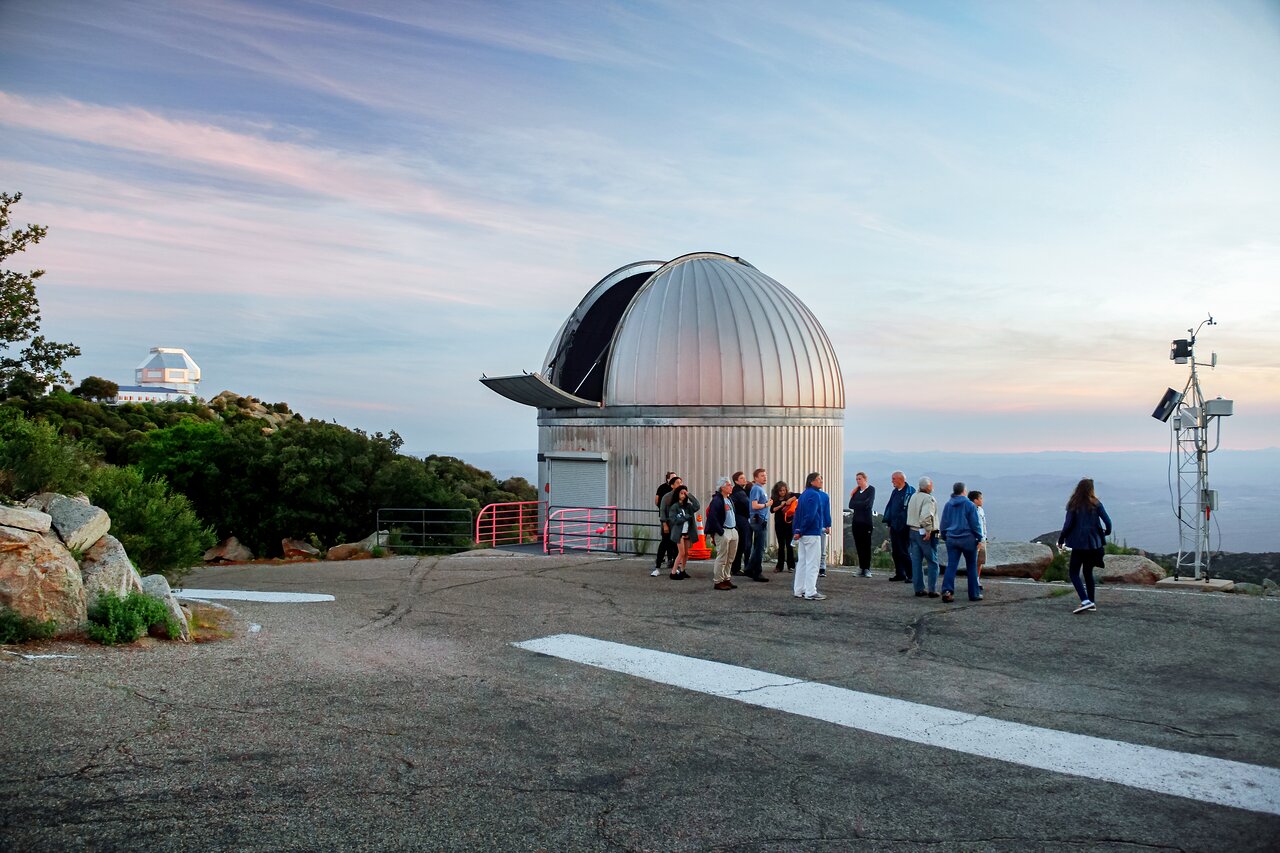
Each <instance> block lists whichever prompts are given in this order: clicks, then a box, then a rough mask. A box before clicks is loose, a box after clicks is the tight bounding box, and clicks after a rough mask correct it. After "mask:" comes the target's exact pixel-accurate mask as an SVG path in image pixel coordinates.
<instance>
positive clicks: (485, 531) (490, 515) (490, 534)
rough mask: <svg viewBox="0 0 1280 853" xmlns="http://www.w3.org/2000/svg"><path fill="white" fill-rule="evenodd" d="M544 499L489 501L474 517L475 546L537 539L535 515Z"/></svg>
mask: <svg viewBox="0 0 1280 853" xmlns="http://www.w3.org/2000/svg"><path fill="white" fill-rule="evenodd" d="M545 505H546V502H545V501H514V502H512V503H501V504H489V505H488V506H486V507H485V508H484V509H482V510H480V514H479V515H477V516H476V544H477V545H489V546H495V545H512V544H520V543H524V542H534V541H536V540H537V538H538V532H539V526H538V518H539V516H540V515H541V514H542V508H543V507H544V506H545Z"/></svg>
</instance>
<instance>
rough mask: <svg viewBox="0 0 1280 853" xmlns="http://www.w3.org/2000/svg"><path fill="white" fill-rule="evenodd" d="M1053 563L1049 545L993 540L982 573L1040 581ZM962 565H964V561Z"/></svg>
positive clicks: (989, 543)
mask: <svg viewBox="0 0 1280 853" xmlns="http://www.w3.org/2000/svg"><path fill="white" fill-rule="evenodd" d="M1052 562H1053V550H1052V549H1051V548H1049V546H1048V545H1041V544H1040V543H1038V542H1001V541H999V540H992V541H991V542H988V543H987V563H986V565H985V566H984V567H983V569H982V573H983V575H990V576H992V577H1006V578H1034V579H1035V580H1040V578H1041V577H1042V576H1043V575H1044V573H1045V570H1046V569H1048V568H1049V564H1050V563H1052ZM944 565H945V564H944ZM961 565H964V563H963V561H961Z"/></svg>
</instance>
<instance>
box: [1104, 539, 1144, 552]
mask: <svg viewBox="0 0 1280 853" xmlns="http://www.w3.org/2000/svg"><path fill="white" fill-rule="evenodd" d="M1103 551H1104V553H1107V554H1136V553H1138V549H1137V548H1130V547H1129V546H1128V545H1127V544H1120V545H1117V544H1116V543H1114V542H1108V543H1107V544H1106V545H1105V546H1104V547H1103Z"/></svg>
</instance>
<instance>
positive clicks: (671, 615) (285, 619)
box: [0, 552, 1280, 851]
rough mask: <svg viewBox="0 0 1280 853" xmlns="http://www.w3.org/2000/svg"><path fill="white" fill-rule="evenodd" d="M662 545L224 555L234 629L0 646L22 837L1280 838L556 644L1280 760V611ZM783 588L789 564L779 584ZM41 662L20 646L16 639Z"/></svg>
mask: <svg viewBox="0 0 1280 853" xmlns="http://www.w3.org/2000/svg"><path fill="white" fill-rule="evenodd" d="M651 567H652V563H651V562H649V561H647V560H641V559H635V560H610V559H601V558H595V557H587V556H564V557H540V556H526V555H521V556H512V555H505V554H501V553H497V552H473V553H471V554H466V555H458V556H455V557H449V558H445V559H436V558H426V559H421V560H414V559H388V560H369V561H361V562H352V563H335V564H294V565H281V566H269V565H257V566H253V565H248V566H231V567H222V568H207V569H201V570H198V571H197V572H196V573H194V574H193V575H192V576H191V577H189V578H188V579H187V584H188V585H189V586H191V587H203V588H208V587H213V588H234V589H259V590H283V591H296V592H324V593H331V594H333V595H334V596H336V601H334V602H332V603H325V604H263V603H250V602H231V604H232V605H233V606H234V608H235V610H236V611H237V612H238V613H239V614H240V616H241V617H242V619H243V621H244V623H245V624H248V623H250V622H252V623H257V624H260V625H261V626H262V628H261V630H260V631H258V632H257V633H249V632H244V633H242V634H241V635H240V636H238V637H236V638H234V639H230V640H225V641H221V642H213V643H204V644H197V645H192V646H187V647H183V646H179V645H175V644H169V643H155V644H150V645H140V646H137V647H130V648H123V649H105V648H100V647H94V646H88V645H80V644H74V643H55V644H51V645H48V646H46V647H44V648H41V649H40V651H41V652H45V653H65V654H74V655H76V657H75V658H73V659H43V660H25V659H22V658H20V657H17V656H14V655H10V654H0V701H2V702H3V707H4V709H5V710H4V716H3V720H4V726H3V736H0V850H23V851H27V850H58V851H63V850H90V849H92V850H116V849H125V848H130V849H134V848H142V849H148V850H183V849H194V848H199V849H204V850H268V849H269V850H333V849H343V850H504V851H505V850H528V851H537V850H548V851H552V850H555V851H560V850H574V851H578V850H582V851H595V850H600V851H606V850H628V851H640V850H742V851H765V850H849V849H852V850H884V851H898V850H966V851H967V850H975V851H976V850H999V851H1028V850H1084V849H1089V850H1096V849H1102V850H1149V849H1150V850H1222V851H1247V850H1275V849H1277V848H1278V847H1280V817H1276V816H1267V815H1263V814H1257V813H1253V812H1247V811H1243V810H1239V809H1233V808H1228V807H1224V806H1213V805H1205V804H1201V803H1197V802H1193V801H1189V800H1184V799H1179V798H1176V797H1171V796H1168V795H1162V794H1155V793H1151V792H1147V791H1142V790H1137V789H1133V788H1128V787H1124V786H1121V785H1116V784H1112V783H1106V782H1099V781H1093V780H1089V779H1083V778H1077V777H1071V776H1065V775H1061V774H1056V773H1051V772H1045V771H1040V770H1033V769H1029V768H1025V767H1021V766H1017V765H1012V764H1007V763H1004V762H1000V761H994V760H991V759H986V758H979V757H976V756H971V755H965V754H962V753H957V752H952V751H949V750H943V749H938V748H934V747H927V746H922V745H918V744H914V743H908V742H905V741H900V740H895V739H892V738H888V737H883V736H879V735H872V734H868V733H865V732H859V731H855V730H850V729H845V728H841V727H837V726H834V725H831V724H828V723H824V722H820V721H817V720H812V719H807V718H801V717H796V716H793V715H789V714H785V713H782V712H778V711H772V710H768V709H764V708H757V707H751V706H746V705H743V704H740V703H737V702H734V701H731V700H728V699H724V698H717V697H713V696H708V695H703V694H697V693H691V692H688V691H683V690H680V689H677V688H673V687H666V686H662V685H657V684H653V683H650V682H646V681H642V680H639V679H636V678H632V677H629V676H625V675H621V674H617V673H612V672H607V671H603V670H599V669H594V668H590V667H586V666H582V665H579V664H575V663H571V662H568V661H563V660H558V659H555V658H551V657H546V656H542V655H537V654H533V653H530V652H527V651H524V650H521V649H516V648H513V647H512V646H511V643H513V642H516V641H521V640H528V639H533V638H536V637H542V636H546V635H548V634H556V633H574V634H582V635H586V636H590V637H596V638H599V639H604V640H612V641H615V642H621V643H628V644H633V645H638V646H644V647H647V648H654V649H660V650H663V651H668V652H675V653H679V654H685V655H691V656H695V657H701V658H707V659H711V660H716V661H721V662H725V663H731V664H736V665H740V666H746V667H751V668H753V669H759V670H764V671H767V672H770V673H776V674H777V675H778V676H779V681H781V682H785V681H788V680H791V679H796V680H810V681H819V682H823V683H827V684H833V685H837V686H840V687H847V688H849V689H853V690H860V691H865V692H869V693H875V694H879V695H883V696H891V697H895V698H899V699H905V700H908V701H913V702H920V703H924V704H928V705H935V706H940V707H945V708H950V709H953V710H956V711H960V712H962V713H969V714H974V715H985V716H991V717H996V718H999V719H1005V720H1013V721H1016V722H1022V723H1027V724H1031V725H1036V726H1042V727H1047V728H1054V729H1062V730H1065V731H1071V732H1078V733H1081V734H1088V735H1094V736H1098V737H1106V738H1113V739H1117V740H1122V741H1129V742H1132V743H1138V744H1146V745H1150V746H1158V747H1163V748H1166V749H1172V750H1178V751H1182V752H1192V753H1199V754H1203V755H1210V756H1215V757H1220V758H1227V759H1234V760H1237V761H1244V762H1249V763H1253V764H1261V765H1266V766H1269V767H1280V715H1277V714H1276V713H1275V710H1276V704H1277V701H1276V700H1277V697H1280V668H1277V667H1276V660H1277V651H1280V640H1278V638H1280V606H1277V605H1278V604H1280V602H1276V601H1274V600H1267V599H1259V598H1254V597H1248V596H1224V595H1197V594H1158V593H1155V592H1152V591H1147V590H1142V591H1130V590H1119V589H1113V588H1110V587H1107V588H1104V589H1103V590H1102V591H1101V594H1100V596H1099V598H1100V602H1099V610H1098V612H1097V613H1095V614H1088V615H1084V616H1072V615H1071V607H1072V604H1073V597H1072V596H1060V597H1053V596H1050V595H1049V594H1048V588H1047V587H1045V586H1043V585H1031V584H1017V583H1008V582H1006V583H1000V582H997V581H995V579H992V580H990V581H988V582H987V583H986V587H987V600H986V601H984V602H982V603H980V604H976V605H971V604H969V603H967V602H966V603H959V602H958V603H956V604H953V605H943V604H941V603H939V602H938V600H937V599H917V598H915V597H913V596H912V595H911V594H910V588H909V586H908V585H904V584H897V583H889V582H887V581H886V579H885V575H884V574H883V573H880V574H878V575H877V577H875V578H873V579H869V580H868V579H862V578H858V577H855V576H853V575H851V574H844V573H839V574H834V575H833V576H832V577H829V578H827V579H826V580H825V581H824V582H823V583H822V584H821V589H822V590H823V591H824V592H826V593H827V594H828V595H830V598H829V599H828V600H827V601H823V602H804V601H797V600H795V599H793V598H792V597H791V589H790V576H788V575H782V576H772V575H771V577H774V578H775V582H774V583H770V584H751V583H745V584H741V588H740V589H738V590H734V591H730V592H716V591H713V590H712V589H711V581H710V579H709V575H710V566H709V564H707V563H702V564H692V567H693V573H694V575H695V579H694V580H690V581H683V582H681V583H671V582H670V581H668V580H666V579H665V577H658V578H651V577H649V575H648V570H649V569H650V568H651ZM778 580H781V582H777V581H778ZM10 650H12V649H10Z"/></svg>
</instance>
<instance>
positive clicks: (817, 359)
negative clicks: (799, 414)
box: [480, 252, 844, 417]
mask: <svg viewBox="0 0 1280 853" xmlns="http://www.w3.org/2000/svg"><path fill="white" fill-rule="evenodd" d="M480 381H481V382H483V383H484V384H485V385H487V386H489V387H490V388H492V389H493V390H494V391H497V392H498V393H499V394H502V395H503V396H505V397H507V398H509V399H512V400H515V401H516V402H518V403H524V404H525V405H529V406H535V407H537V408H538V409H540V410H544V411H549V410H556V411H565V410H571V409H577V410H582V409H601V408H604V409H610V408H611V409H612V410H613V411H612V412H611V413H610V414H609V415H604V416H606V417H609V416H613V417H618V416H623V417H632V416H640V417H643V415H639V414H638V413H634V410H635V409H636V408H651V407H663V408H665V409H671V408H672V407H687V406H694V407H707V406H711V407H723V406H731V407H740V408H750V409H760V410H763V409H788V410H796V409H825V410H837V411H842V410H843V409H844V382H843V380H842V379H841V376H840V365H839V363H838V362H837V360H836V354H835V351H834V350H833V349H832V347H831V341H829V340H828V339H827V334H826V332H824V331H823V329H822V326H821V324H819V323H818V320H817V318H815V317H814V316H813V313H812V312H810V311H809V309H808V308H806V307H805V305H804V303H802V302H801V301H800V300H799V299H797V298H796V296H795V294H793V293H792V292H791V291H789V290H787V289H786V288H785V287H783V286H782V285H781V284H779V283H778V282H776V281H774V280H773V279H771V278H769V276H767V275H765V274H764V273H762V272H760V271H759V270H758V269H756V268H755V267H753V266H751V264H749V263H747V262H746V261H744V260H742V259H741V258H731V257H729V256H728V255H722V254H718V253H715V252H698V253H695V254H691V255H684V256H682V257H679V258H676V259H675V260H674V261H669V262H667V263H665V264H664V263H662V262H661V261H638V262H636V263H633V264H628V265H626V266H624V267H620V268H619V269H616V270H614V271H613V272H611V273H609V274H608V275H607V276H605V277H604V278H602V279H601V280H600V281H599V282H597V283H596V285H595V286H594V287H592V288H591V290H589V291H587V295H586V296H584V297H583V299H582V301H581V302H579V303H578V305H577V307H576V308H574V310H573V313H571V314H570V315H569V317H568V319H567V320H565V322H564V324H563V325H562V326H561V327H560V329H559V331H558V332H557V333H556V335H555V337H554V338H552V341H551V348H550V349H549V350H548V351H547V357H546V360H545V361H544V362H543V365H542V369H541V371H539V372H538V373H525V374H520V375H515V376H498V377H488V376H484V377H482V378H481V380H480ZM668 414H671V413H670V412H668ZM792 414H795V412H792Z"/></svg>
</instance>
